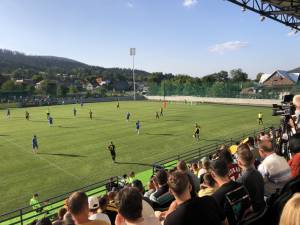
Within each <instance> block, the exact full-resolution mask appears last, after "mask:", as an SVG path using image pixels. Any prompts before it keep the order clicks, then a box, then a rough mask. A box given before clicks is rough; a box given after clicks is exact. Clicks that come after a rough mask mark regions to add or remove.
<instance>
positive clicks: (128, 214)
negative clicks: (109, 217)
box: [116, 187, 160, 225]
mask: <svg viewBox="0 0 300 225" xmlns="http://www.w3.org/2000/svg"><path fill="white" fill-rule="evenodd" d="M116 199H117V201H116V202H117V205H118V211H119V214H118V215H117V218H116V225H124V224H128V225H129V224H130V225H135V224H139V225H160V223H159V221H158V219H157V218H156V217H155V216H144V215H143V214H142V210H143V203H142V201H143V198H142V195H141V194H140V193H139V192H138V190H137V189H136V188H128V187H126V188H124V189H122V190H121V191H120V192H119V193H118V195H117V198H116Z"/></svg>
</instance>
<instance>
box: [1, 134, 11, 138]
mask: <svg viewBox="0 0 300 225" xmlns="http://www.w3.org/2000/svg"><path fill="white" fill-rule="evenodd" d="M8 136H10V135H8V134H0V137H8Z"/></svg>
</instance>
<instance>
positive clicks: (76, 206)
mask: <svg viewBox="0 0 300 225" xmlns="http://www.w3.org/2000/svg"><path fill="white" fill-rule="evenodd" d="M68 207H69V208H68V209H69V212H70V213H71V215H72V218H73V219H74V221H75V224H76V225H108V223H107V222H105V221H103V220H93V221H92V220H90V219H89V203H88V197H87V195H86V194H85V193H84V192H74V193H73V194H71V196H70V197H69V198H68Z"/></svg>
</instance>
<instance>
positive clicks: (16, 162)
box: [0, 101, 278, 213]
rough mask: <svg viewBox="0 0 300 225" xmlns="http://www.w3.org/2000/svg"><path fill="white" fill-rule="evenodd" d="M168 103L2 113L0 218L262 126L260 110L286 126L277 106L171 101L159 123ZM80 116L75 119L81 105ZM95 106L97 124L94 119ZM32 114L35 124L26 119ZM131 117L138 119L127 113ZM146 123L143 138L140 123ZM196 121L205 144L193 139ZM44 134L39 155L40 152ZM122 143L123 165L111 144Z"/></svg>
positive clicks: (119, 148)
mask: <svg viewBox="0 0 300 225" xmlns="http://www.w3.org/2000/svg"><path fill="white" fill-rule="evenodd" d="M161 106H162V103H160V102H147V101H137V102H120V109H117V108H116V102H107V103H93V104H85V105H84V106H83V107H82V108H81V107H80V105H63V106H50V107H49V109H50V112H51V116H52V117H53V120H54V124H53V126H52V127H49V125H48V123H47V119H46V112H47V109H48V107H34V108H26V109H25V108H23V109H11V118H10V119H8V118H6V111H5V110H1V111H0V113H1V114H0V115H1V118H0V153H1V158H0V174H1V182H0V195H1V196H2V197H1V201H0V213H4V212H8V211H10V210H13V209H16V208H18V207H22V206H27V205H28V202H29V199H30V198H31V196H32V194H33V193H36V192H37V193H39V195H40V198H41V199H46V198H49V197H53V196H55V195H58V194H62V193H63V192H67V191H71V190H73V189H76V188H79V187H81V186H84V185H87V184H90V183H94V182H97V181H100V180H101V179H104V178H108V177H110V176H115V175H122V174H124V173H129V172H130V171H136V172H139V171H144V170H147V169H149V167H147V166H145V165H144V166H143V165H137V164H126V163H144V164H148V163H149V164H151V163H154V162H155V161H158V160H160V159H164V158H168V157H169V156H173V155H176V154H178V153H182V152H185V151H188V150H191V149H194V148H196V147H200V146H203V145H206V144H210V143H213V142H214V141H218V140H222V139H224V138H225V137H226V138H228V137H234V135H241V134H243V132H245V133H246V132H249V131H251V130H254V129H259V128H260V126H258V125H257V113H258V112H260V111H261V112H262V113H263V115H264V122H265V124H268V125H270V124H274V125H276V124H277V123H278V118H277V117H272V116H271V109H270V108H263V107H250V106H232V105H216V104H199V105H190V104H183V103H176V104H174V103H173V104H168V106H167V108H166V109H165V110H164V116H163V117H161V118H160V119H155V112H156V111H159V110H160V107H161ZM74 107H76V109H77V116H76V117H74V116H73V108H74ZM90 109H91V110H92V111H93V119H92V120H91V119H90V118H89V111H90ZM25 110H27V111H28V112H29V113H30V117H31V118H30V121H27V120H25ZM127 112H130V113H131V117H130V121H129V122H127V121H126V118H125V116H126V113H127ZM137 120H140V121H141V128H140V134H139V135H137V133H136V131H135V122H136V121H137ZM195 122H197V123H198V124H199V125H200V126H201V132H200V137H201V138H200V139H201V140H200V141H197V140H195V139H193V137H192V135H193V131H194V126H195ZM34 134H35V135H37V138H38V142H39V154H33V153H32V144H31V139H32V136H33V135H34ZM110 141H113V142H114V144H115V145H116V152H117V161H118V162H120V164H114V163H113V162H112V160H111V156H110V153H109V151H108V150H107V146H108V144H109V143H110Z"/></svg>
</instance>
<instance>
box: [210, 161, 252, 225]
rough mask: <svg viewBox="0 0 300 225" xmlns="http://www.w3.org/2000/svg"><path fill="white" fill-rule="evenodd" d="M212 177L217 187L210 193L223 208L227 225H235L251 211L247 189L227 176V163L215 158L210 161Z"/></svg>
mask: <svg viewBox="0 0 300 225" xmlns="http://www.w3.org/2000/svg"><path fill="white" fill-rule="evenodd" d="M211 169H212V173H211V175H212V177H213V178H214V180H215V181H216V183H217V185H218V186H219V188H218V189H217V191H216V192H215V193H214V194H213V195H212V196H213V197H214V198H215V199H216V201H217V203H218V204H219V206H220V207H221V208H223V210H224V213H225V215H226V216H227V219H228V222H229V225H236V224H238V222H239V221H241V220H242V219H243V218H245V217H246V215H248V214H249V213H251V212H252V205H251V201H250V197H249V194H248V191H247V189H246V188H245V187H244V186H243V185H241V184H239V183H237V182H235V181H233V180H231V179H230V178H229V170H228V167H227V163H226V162H225V161H223V160H220V159H217V160H215V161H212V163H211Z"/></svg>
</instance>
